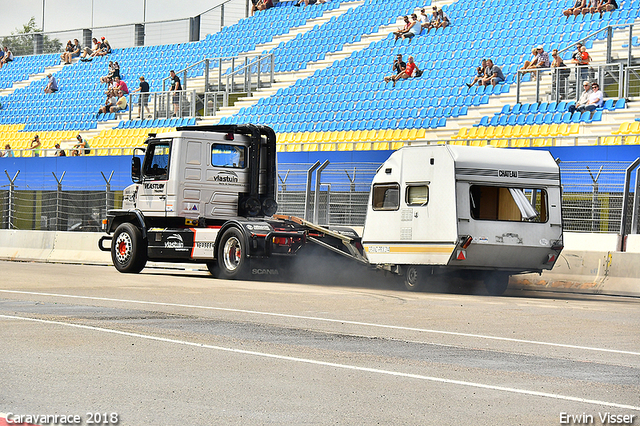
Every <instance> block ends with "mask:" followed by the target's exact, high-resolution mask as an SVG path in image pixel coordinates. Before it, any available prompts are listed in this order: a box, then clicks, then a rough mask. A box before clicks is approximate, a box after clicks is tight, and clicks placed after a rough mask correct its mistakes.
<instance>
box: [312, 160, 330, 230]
mask: <svg viewBox="0 0 640 426" xmlns="http://www.w3.org/2000/svg"><path fill="white" fill-rule="evenodd" d="M328 165H329V160H324V163H322V165H321V166H320V167H318V169H317V170H316V190H315V194H314V198H313V223H316V224H317V223H318V210H319V209H320V176H321V175H322V171H323V170H324V169H326V168H327V166H328Z"/></svg>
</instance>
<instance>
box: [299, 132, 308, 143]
mask: <svg viewBox="0 0 640 426" xmlns="http://www.w3.org/2000/svg"><path fill="white" fill-rule="evenodd" d="M299 135H300V142H308V141H309V132H301V133H299Z"/></svg>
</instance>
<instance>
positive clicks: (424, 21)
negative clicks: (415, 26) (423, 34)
mask: <svg viewBox="0 0 640 426" xmlns="http://www.w3.org/2000/svg"><path fill="white" fill-rule="evenodd" d="M420 27H421V28H422V29H423V30H424V29H428V27H429V17H428V16H427V12H426V11H425V10H424V9H420Z"/></svg>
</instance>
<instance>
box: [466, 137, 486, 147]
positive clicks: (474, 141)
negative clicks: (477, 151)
mask: <svg viewBox="0 0 640 426" xmlns="http://www.w3.org/2000/svg"><path fill="white" fill-rule="evenodd" d="M469 146H487V141H486V140H485V139H472V140H470V141H469Z"/></svg>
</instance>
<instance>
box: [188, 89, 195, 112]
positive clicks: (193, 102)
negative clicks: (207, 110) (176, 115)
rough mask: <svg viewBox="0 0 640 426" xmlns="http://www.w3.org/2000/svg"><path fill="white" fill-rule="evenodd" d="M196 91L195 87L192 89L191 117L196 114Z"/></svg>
mask: <svg viewBox="0 0 640 426" xmlns="http://www.w3.org/2000/svg"><path fill="white" fill-rule="evenodd" d="M196 96H197V95H196V91H195V89H194V90H192V91H191V103H190V104H189V106H190V108H189V115H190V116H191V117H195V116H196Z"/></svg>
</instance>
